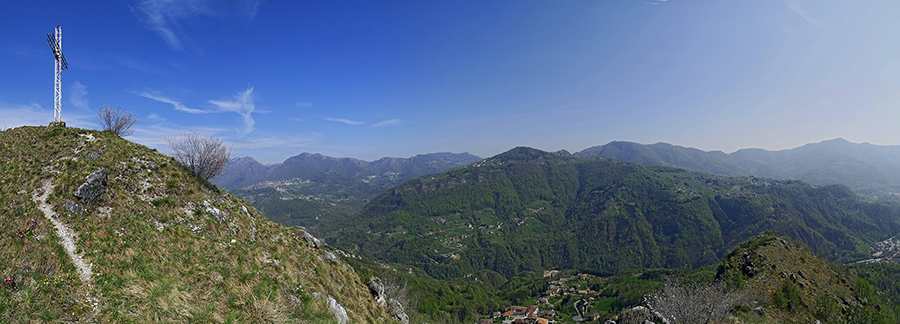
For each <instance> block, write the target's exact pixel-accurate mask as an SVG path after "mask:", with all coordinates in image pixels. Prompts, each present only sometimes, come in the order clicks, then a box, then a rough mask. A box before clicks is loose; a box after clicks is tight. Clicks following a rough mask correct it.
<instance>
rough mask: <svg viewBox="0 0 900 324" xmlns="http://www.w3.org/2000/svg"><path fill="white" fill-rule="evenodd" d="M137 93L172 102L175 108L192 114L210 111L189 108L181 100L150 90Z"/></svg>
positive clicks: (148, 97)
mask: <svg viewBox="0 0 900 324" xmlns="http://www.w3.org/2000/svg"><path fill="white" fill-rule="evenodd" d="M136 95H138V96H141V97H144V98H147V99H152V100H156V101H159V102H162V103H167V104H170V105H172V106H174V107H175V110H178V111H182V112H186V113H191V114H207V113H209V112H208V111H206V110H200V109H194V108H188V107H187V106H185V105H184V104H182V103H181V102H179V101H177V100H173V99H170V98H166V97H163V96H157V95H154V94H151V93H149V92H141V93H136Z"/></svg>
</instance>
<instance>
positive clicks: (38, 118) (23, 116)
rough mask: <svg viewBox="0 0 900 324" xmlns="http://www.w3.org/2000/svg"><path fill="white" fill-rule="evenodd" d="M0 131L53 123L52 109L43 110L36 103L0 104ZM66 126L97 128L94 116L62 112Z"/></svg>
mask: <svg viewBox="0 0 900 324" xmlns="http://www.w3.org/2000/svg"><path fill="white" fill-rule="evenodd" d="M0 116H3V118H0V129H7V128H13V127H19V126H26V125H27V126H46V125H47V124H49V123H50V122H51V121H53V109H44V107H41V105H39V104H37V103H32V104H30V105H22V104H5V103H0ZM62 117H63V120H65V121H66V125H68V126H70V127H78V128H95V129H96V128H99V125H98V124H97V123H96V122H94V121H93V120H94V119H95V118H96V117H97V115H95V114H86V115H85V114H77V113H76V114H69V113H66V111H65V110H63V111H62Z"/></svg>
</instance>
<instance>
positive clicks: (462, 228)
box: [325, 145, 900, 278]
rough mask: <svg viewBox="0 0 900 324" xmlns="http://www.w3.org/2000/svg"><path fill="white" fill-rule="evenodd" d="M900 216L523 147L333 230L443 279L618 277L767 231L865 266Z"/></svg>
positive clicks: (761, 181) (854, 200)
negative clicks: (485, 273)
mask: <svg viewBox="0 0 900 324" xmlns="http://www.w3.org/2000/svg"><path fill="white" fill-rule="evenodd" d="M613 147H615V146H609V147H607V148H606V149H611V148H613ZM627 147H634V148H636V149H642V148H645V147H644V146H640V145H632V146H627ZM681 149H682V150H685V149H683V148H681ZM633 156H637V155H633ZM685 156H686V157H687V156H690V155H687V154H685ZM699 156H703V155H699ZM898 215H900V206H898V205H896V204H888V203H879V202H874V203H873V202H868V201H867V200H865V199H864V198H862V197H860V196H858V195H856V194H854V193H853V192H851V191H850V190H849V189H848V188H847V187H845V186H841V185H832V186H820V187H816V186H811V185H808V184H805V183H802V182H799V181H794V180H781V181H780V180H771V179H765V178H757V177H752V176H746V177H723V176H716V175H710V174H704V173H696V172H690V171H685V170H683V169H680V168H672V167H658V166H646V165H639V164H629V163H623V162H620V161H616V160H612V159H596V158H577V157H575V156H572V155H569V154H566V153H564V152H559V153H549V152H544V151H540V150H536V149H531V148H525V147H520V148H515V149H512V150H510V151H508V152H506V153H503V154H500V155H497V156H495V157H492V158H489V159H485V160H482V161H479V162H477V163H474V164H472V165H469V166H465V167H461V168H456V169H452V170H449V171H446V172H443V173H439V174H436V175H433V176H429V177H425V178H417V179H412V180H409V181H407V182H405V183H403V184H402V185H400V186H397V187H394V188H393V189H391V190H388V191H387V192H385V193H382V194H381V195H378V196H377V197H375V198H373V199H372V201H371V202H370V203H369V204H367V205H366V206H365V208H364V209H363V211H362V212H360V213H359V214H356V215H353V216H351V217H350V218H348V219H346V220H345V221H344V222H342V223H341V224H339V226H338V227H337V228H336V231H335V232H330V233H327V234H325V235H327V236H328V237H329V238H330V240H331V241H332V242H334V244H336V245H337V246H341V247H344V248H347V249H351V250H353V251H358V252H359V253H361V254H363V255H367V256H372V257H378V258H380V259H382V260H385V261H389V262H396V263H401V264H411V265H416V266H418V267H421V268H423V269H425V270H426V271H427V272H428V273H429V274H431V275H432V276H435V277H438V278H453V277H459V276H464V275H467V274H470V273H473V272H477V271H480V270H492V271H496V272H499V273H501V274H503V275H504V276H507V277H509V276H516V275H522V274H527V273H536V272H537V273H539V271H542V270H545V269H553V268H558V269H592V270H593V271H598V272H601V273H610V274H614V273H620V272H622V271H626V270H631V269H640V268H648V267H650V268H653V267H666V268H695V267H700V266H705V265H710V264H714V263H716V262H718V260H720V258H721V257H722V256H723V255H724V254H725V253H727V252H728V251H729V250H730V249H732V248H733V247H735V246H736V245H737V244H738V243H740V242H741V241H744V240H746V239H748V238H750V237H752V236H755V235H757V234H760V233H762V232H764V231H766V230H773V231H775V232H777V233H782V234H785V235H788V236H790V237H792V238H794V239H797V240H800V241H802V242H804V243H806V244H808V245H809V246H810V247H811V248H812V249H813V251H815V252H816V253H819V254H821V255H823V256H825V257H827V258H829V259H831V260H833V261H848V260H859V259H862V258H866V257H868V253H869V247H870V246H871V245H872V244H874V243H875V242H877V241H880V240H883V239H885V238H887V237H890V236H893V235H895V234H896V233H897V232H900V222H898Z"/></svg>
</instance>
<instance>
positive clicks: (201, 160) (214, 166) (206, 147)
mask: <svg viewBox="0 0 900 324" xmlns="http://www.w3.org/2000/svg"><path fill="white" fill-rule="evenodd" d="M165 140H166V143H168V144H169V148H170V149H171V150H172V155H173V156H174V157H175V160H177V161H178V163H181V165H182V166H184V167H185V168H187V169H188V171H190V172H191V173H193V174H194V175H196V176H197V177H199V178H201V179H203V180H209V179H210V178H212V177H215V176H217V175H219V174H220V173H222V171H225V165H227V164H228V160H229V159H230V158H231V149H229V148H227V147H225V144H224V143H222V140H221V139H220V138H218V137H215V136H210V137H204V136H203V135H200V132H198V131H195V130H191V131H187V132H185V133H184V134H182V135H181V136H179V137H167V138H165Z"/></svg>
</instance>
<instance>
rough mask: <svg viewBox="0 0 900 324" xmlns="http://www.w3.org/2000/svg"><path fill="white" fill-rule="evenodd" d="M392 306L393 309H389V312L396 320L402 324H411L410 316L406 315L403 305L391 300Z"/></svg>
mask: <svg viewBox="0 0 900 324" xmlns="http://www.w3.org/2000/svg"><path fill="white" fill-rule="evenodd" d="M390 304H391V308H390V309H388V312H389V313H391V315H393V316H394V318H396V319H398V320H400V323H403V324H409V315H406V312H405V311H404V310H403V305H401V304H400V302H399V301H397V300H396V299H391V301H390Z"/></svg>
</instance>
